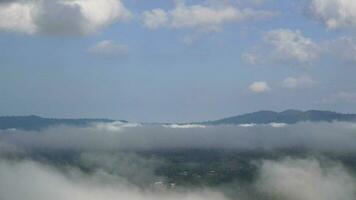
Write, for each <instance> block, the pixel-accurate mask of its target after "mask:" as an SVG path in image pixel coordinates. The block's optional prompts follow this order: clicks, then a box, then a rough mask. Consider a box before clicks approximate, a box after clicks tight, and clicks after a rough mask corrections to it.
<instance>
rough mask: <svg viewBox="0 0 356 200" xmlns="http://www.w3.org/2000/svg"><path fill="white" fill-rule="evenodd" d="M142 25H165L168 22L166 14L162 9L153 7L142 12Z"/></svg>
mask: <svg viewBox="0 0 356 200" xmlns="http://www.w3.org/2000/svg"><path fill="white" fill-rule="evenodd" d="M142 15H143V23H144V26H146V27H147V28H150V29H155V28H159V27H161V26H165V25H166V24H167V23H168V14H167V13H166V11H164V10H163V9H159V8H158V9H153V10H150V11H145V12H143V14H142Z"/></svg>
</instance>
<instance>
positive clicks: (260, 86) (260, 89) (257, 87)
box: [249, 81, 271, 93]
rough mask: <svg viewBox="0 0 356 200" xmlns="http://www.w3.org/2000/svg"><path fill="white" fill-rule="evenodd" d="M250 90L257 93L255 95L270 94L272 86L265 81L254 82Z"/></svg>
mask: <svg viewBox="0 0 356 200" xmlns="http://www.w3.org/2000/svg"><path fill="white" fill-rule="evenodd" d="M249 89H250V91H252V92H255V93H264V92H268V91H270V90H271V88H270V86H269V85H268V83H267V82H265V81H257V82H253V83H252V84H251V85H250V86H249Z"/></svg>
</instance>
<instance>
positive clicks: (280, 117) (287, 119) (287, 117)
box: [198, 110, 356, 125]
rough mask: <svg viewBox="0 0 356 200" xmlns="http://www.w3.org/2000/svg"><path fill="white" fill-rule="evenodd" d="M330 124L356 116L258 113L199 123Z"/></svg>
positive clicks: (322, 112) (302, 112) (287, 111)
mask: <svg viewBox="0 0 356 200" xmlns="http://www.w3.org/2000/svg"><path fill="white" fill-rule="evenodd" d="M305 121H311V122H332V121H356V114H343V113H337V112H331V111H321V110H308V111H300V110H285V111H283V112H274V111H259V112H254V113H248V114H243V115H238V116H234V117H228V118H224V119H220V120H215V121H207V122H201V123H198V124H204V125H223V124H269V123H285V124H295V123H298V122H305Z"/></svg>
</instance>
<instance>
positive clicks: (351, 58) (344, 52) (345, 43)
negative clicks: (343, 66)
mask: <svg viewBox="0 0 356 200" xmlns="http://www.w3.org/2000/svg"><path fill="white" fill-rule="evenodd" d="M325 49H328V53H329V54H331V55H332V56H334V57H335V58H336V59H338V60H340V61H343V62H346V63H351V64H354V63H356V40H355V39H354V38H352V37H340V38H337V39H335V40H332V41H329V42H327V44H326V46H325Z"/></svg>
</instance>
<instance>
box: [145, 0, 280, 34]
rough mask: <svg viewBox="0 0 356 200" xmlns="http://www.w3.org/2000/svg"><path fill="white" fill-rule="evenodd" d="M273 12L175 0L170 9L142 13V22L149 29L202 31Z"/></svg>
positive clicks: (212, 29) (218, 28) (268, 14)
mask: <svg viewBox="0 0 356 200" xmlns="http://www.w3.org/2000/svg"><path fill="white" fill-rule="evenodd" d="M274 15H276V13H274V12H269V11H257V10H253V9H240V8H238V7H236V6H231V5H226V4H213V3H209V1H206V2H205V3H203V4H195V5H186V3H185V2H184V1H176V7H175V8H174V9H172V10H168V11H165V10H163V9H153V10H151V11H145V12H144V13H143V15H142V16H143V24H144V25H145V26H146V27H148V28H151V29H156V28H159V27H171V28H198V29H200V30H204V31H218V30H220V29H221V26H222V25H223V24H226V23H231V22H240V21H244V20H250V19H257V18H262V19H264V18H269V17H272V16H274Z"/></svg>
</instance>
